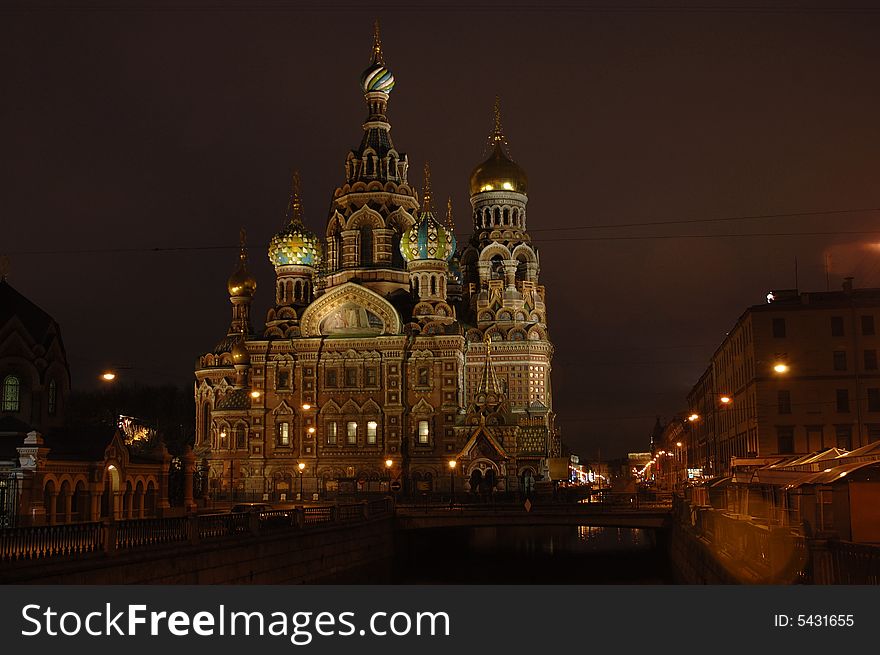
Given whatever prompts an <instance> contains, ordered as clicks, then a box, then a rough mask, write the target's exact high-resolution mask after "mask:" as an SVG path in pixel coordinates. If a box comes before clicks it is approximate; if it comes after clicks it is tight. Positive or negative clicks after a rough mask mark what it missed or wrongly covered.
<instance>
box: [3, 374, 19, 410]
mask: <svg viewBox="0 0 880 655" xmlns="http://www.w3.org/2000/svg"><path fill="white" fill-rule="evenodd" d="M20 404H21V381H20V380H19V379H18V378H17V377H15V376H14V375H7V376H6V377H5V378H4V380H3V411H4V412H17V411H18V408H19V406H20Z"/></svg>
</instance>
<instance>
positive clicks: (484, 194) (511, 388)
mask: <svg viewBox="0 0 880 655" xmlns="http://www.w3.org/2000/svg"><path fill="white" fill-rule="evenodd" d="M361 86H362V90H363V93H364V98H365V100H366V103H367V110H368V114H367V118H366V121H365V122H364V124H363V129H364V134H363V138H362V140H361V143H360V145H359V146H358V147H357V148H355V149H353V150H351V151H350V152H349V154H348V156H347V157H346V160H345V179H344V182H343V183H342V185H341V186H339V187H337V188H336V190H335V191H334V192H333V196H332V203H331V207H330V212H329V216H328V219H327V224H326V230H325V232H324V236H323V238H319V237H318V236H317V235H316V234H314V233H312V232H311V231H309V230H308V229H307V228H306V227H305V225H304V223H303V217H304V215H303V207H302V202H301V198H300V192H299V179H298V176H295V178H294V184H293V190H292V192H291V196H290V202H289V205H288V211H287V215H286V217H285V223H284V226H283V227H282V229H281V231H280V232H278V233H277V234H276V235H275V236H274V237H272V239H271V241H270V245H269V258H270V260H271V262H272V264H273V266H274V267H275V273H276V280H275V284H274V289H273V291H274V296H275V303H274V306H273V307H272V308H271V309H270V310H269V313H268V316H267V319H266V324H265V328H264V329H263V330H262V331H261V332H256V331H255V330H254V328H253V325H252V322H251V316H250V306H251V301H252V298H253V296H254V293H255V291H256V280H255V279H254V278H253V277H252V276H251V275H250V273H249V272H248V268H247V249H246V246H245V244H244V237H243V236H242V247H241V254H240V260H239V265H238V268H237V269H236V271H235V273H234V274H233V275H232V277H231V278H230V279H229V283H228V291H229V294H230V301H231V303H232V308H233V312H232V314H233V316H232V321H231V323H230V327H229V329H228V331H227V335H226V337H225V338H224V339H223V340H221V342H220V343H219V344H217V346H216V347H215V348H214V349H213V350H212V351H211V352H208V353H205V354H204V355H203V356H201V357H200V358H199V360H198V362H197V365H196V371H195V375H196V385H195V395H196V407H197V430H196V433H197V436H196V454H197V455H198V456H199V457H200V458H201V459H203V460H204V461H205V462H206V463H207V466H208V468H209V476H210V478H209V479H210V484H209V487H210V488H211V489H213V490H214V491H219V492H225V491H228V490H236V491H248V492H253V493H269V494H274V495H275V497H280V496H281V495H282V494H283V495H284V496H285V497H288V498H290V497H292V496H293V495H294V493H295V492H296V490H297V489H298V488H299V486H300V485H301V486H302V488H303V489H304V490H305V491H308V492H311V491H314V490H319V491H334V490H339V491H346V490H383V489H387V488H388V485H389V483H390V481H392V480H395V481H399V482H400V483H401V486H402V488H403V489H404V490H427V489H433V490H448V489H449V485H450V461H454V462H455V468H454V476H455V479H457V480H458V482H457V483H456V486H458V487H459V488H472V489H474V490H476V489H479V490H482V491H488V490H490V489H497V490H504V489H511V490H512V489H517V488H518V485H519V482H518V481H519V480H522V479H525V478H528V477H529V476H533V477H537V478H540V476H541V475H543V474H544V473H545V472H546V466H547V458H548V457H549V456H551V455H554V454H557V453H558V452H559V451H560V447H559V440H558V435H557V433H556V428H555V418H554V414H553V410H552V389H551V385H550V373H551V358H552V354H553V347H552V345H551V343H550V341H549V340H548V336H547V322H546V306H545V300H544V287H543V286H542V285H540V283H539V281H538V273H539V260H538V254H537V250H536V249H535V248H534V247H533V246H532V244H531V240H530V237H529V234H528V232H527V231H526V206H527V202H528V197H527V177H526V174H525V172H524V171H523V170H522V169H521V168H520V167H519V166H517V165H516V164H515V163H514V162H513V161H512V160H511V159H510V158H509V156H508V155H507V153H506V149H505V148H506V143H505V139H504V134H503V132H502V129H501V121H500V112H499V111H498V109H497V107H496V120H495V129H494V130H493V133H492V136H491V154H490V156H489V158H488V159H487V160H486V161H485V162H483V163H482V164H480V165H479V166H478V167H477V168H476V169H475V170H474V171H473V173H472V175H471V180H470V199H471V205H472V206H473V221H474V234H473V236H472V237H471V238H470V240H469V241H468V242H467V243H466V244H464V246H463V247H460V246H459V245H458V243H457V241H456V238H455V235H454V230H453V223H452V217H451V203H448V204H447V211H446V216H445V217H443V218H437V217H436V216H435V213H434V206H433V202H432V192H431V186H430V175H429V171H428V169H427V166H426V167H425V181H424V192H423V197H422V199H421V201H420V199H419V194H418V192H417V191H416V190H415V189H414V188H413V186H412V185H411V184H410V182H409V179H408V176H409V172H410V170H409V158H408V157H407V155H406V154H404V153H401V152H399V151H398V150H397V149H396V148H395V146H394V144H393V142H392V139H391V125H390V123H389V122H388V118H387V108H388V101H389V98H390V93H391V91H392V89H393V87H394V77H393V75H392V74H391V72H390V70H389V69H388V67H387V66H386V64H385V61H384V58H383V53H382V46H381V43H380V41H379V36H378V30H377V32H376V35H375V40H374V45H373V50H372V57H371V61H370V65H369V67H368V68H367V69H366V70H365V71H364V73H363V75H362V76H361ZM386 462H390V465H389V464H388V463H386ZM300 476H302V477H300ZM395 486H396V485H395Z"/></svg>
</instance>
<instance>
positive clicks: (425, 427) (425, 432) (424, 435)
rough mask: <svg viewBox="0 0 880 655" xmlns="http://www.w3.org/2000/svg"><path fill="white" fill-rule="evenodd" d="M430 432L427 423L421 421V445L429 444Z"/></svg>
mask: <svg viewBox="0 0 880 655" xmlns="http://www.w3.org/2000/svg"><path fill="white" fill-rule="evenodd" d="M429 435H430V430H429V428H428V422H427V421H419V443H428V436H429Z"/></svg>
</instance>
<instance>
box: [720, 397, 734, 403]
mask: <svg viewBox="0 0 880 655" xmlns="http://www.w3.org/2000/svg"><path fill="white" fill-rule="evenodd" d="M719 400H720V401H721V402H722V403H724V404H725V405H728V404H730V403H731V402H732V400H733V399H732V398H731V397H730V396H721V398H719Z"/></svg>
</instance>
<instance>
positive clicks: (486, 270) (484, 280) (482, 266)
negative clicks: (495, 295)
mask: <svg viewBox="0 0 880 655" xmlns="http://www.w3.org/2000/svg"><path fill="white" fill-rule="evenodd" d="M490 266H491V264H490V263H489V262H477V271H479V274H480V288H481V289H488V288H489V277H491V269H490Z"/></svg>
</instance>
